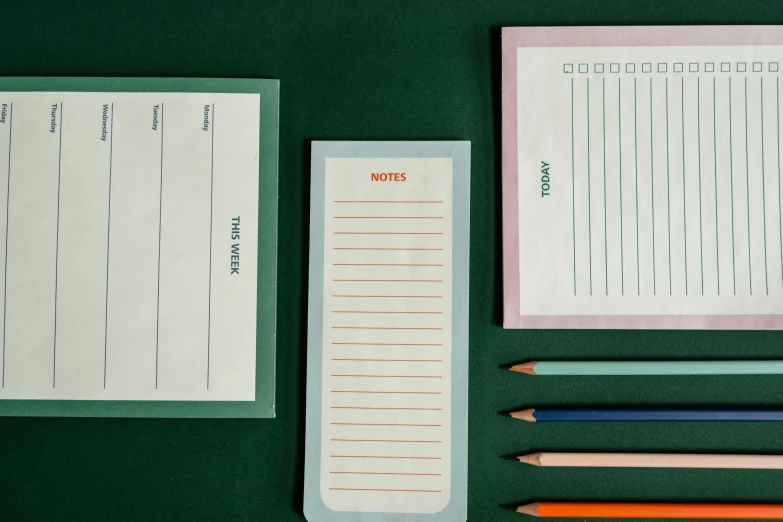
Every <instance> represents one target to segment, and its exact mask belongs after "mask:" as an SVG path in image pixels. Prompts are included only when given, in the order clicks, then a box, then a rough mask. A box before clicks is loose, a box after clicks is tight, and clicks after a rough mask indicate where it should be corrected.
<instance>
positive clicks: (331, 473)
mask: <svg viewBox="0 0 783 522" xmlns="http://www.w3.org/2000/svg"><path fill="white" fill-rule="evenodd" d="M329 474H330V475H406V476H409V477H442V476H443V475H442V474H440V473H391V472H382V471H330V472H329Z"/></svg>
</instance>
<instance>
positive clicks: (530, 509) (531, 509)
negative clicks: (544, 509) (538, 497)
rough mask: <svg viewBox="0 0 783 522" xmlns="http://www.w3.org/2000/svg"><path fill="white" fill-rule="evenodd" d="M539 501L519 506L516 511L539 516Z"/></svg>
mask: <svg viewBox="0 0 783 522" xmlns="http://www.w3.org/2000/svg"><path fill="white" fill-rule="evenodd" d="M538 505H539V504H538V502H534V503H533V504H527V505H524V506H519V507H517V509H516V511H517V513H522V514H525V515H530V516H531V517H537V516H539V514H538Z"/></svg>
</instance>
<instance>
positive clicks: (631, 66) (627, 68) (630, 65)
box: [625, 63, 636, 73]
mask: <svg viewBox="0 0 783 522" xmlns="http://www.w3.org/2000/svg"><path fill="white" fill-rule="evenodd" d="M625 72H627V73H635V72H636V64H635V63H626V64H625Z"/></svg>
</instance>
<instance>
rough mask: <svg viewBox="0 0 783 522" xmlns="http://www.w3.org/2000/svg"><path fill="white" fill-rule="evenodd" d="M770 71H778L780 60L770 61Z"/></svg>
mask: <svg viewBox="0 0 783 522" xmlns="http://www.w3.org/2000/svg"><path fill="white" fill-rule="evenodd" d="M769 72H778V62H769Z"/></svg>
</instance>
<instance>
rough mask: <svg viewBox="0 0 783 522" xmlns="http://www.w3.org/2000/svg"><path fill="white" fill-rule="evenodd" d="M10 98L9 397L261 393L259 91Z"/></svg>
mask: <svg viewBox="0 0 783 522" xmlns="http://www.w3.org/2000/svg"><path fill="white" fill-rule="evenodd" d="M2 98H3V99H8V100H13V101H12V102H10V101H9V102H8V103H2V105H1V106H0V107H1V108H0V248H2V250H3V251H4V254H3V257H2V258H0V263H1V264H2V271H1V272H0V287H1V288H0V298H2V301H1V302H0V304H1V305H2V324H1V325H0V327H1V328H2V362H1V364H2V385H1V386H0V399H56V400H121V401H125V400H135V401H148V400H149V401H153V400H154V401H252V400H254V398H255V389H256V386H255V383H256V379H255V368H256V364H255V356H256V346H255V333H256V330H255V310H256V295H255V292H256V266H257V259H256V256H257V237H258V229H257V221H258V218H257V212H258V144H259V95H258V94H206V93H109V92H101V93H89V92H15V93H14V92H7V93H3V95H2Z"/></svg>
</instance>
